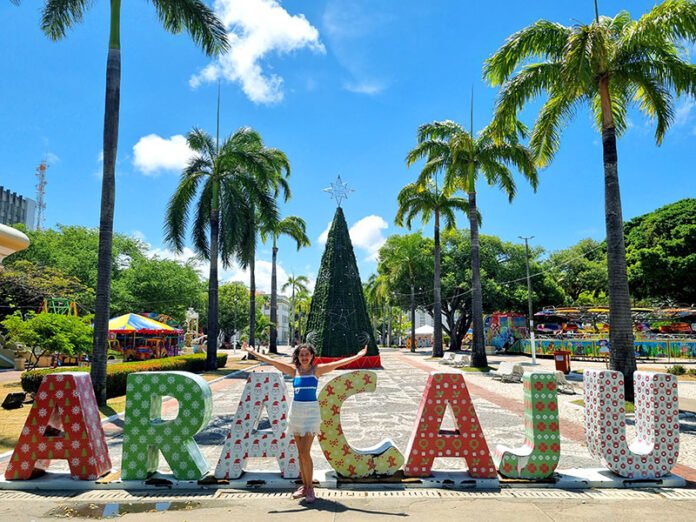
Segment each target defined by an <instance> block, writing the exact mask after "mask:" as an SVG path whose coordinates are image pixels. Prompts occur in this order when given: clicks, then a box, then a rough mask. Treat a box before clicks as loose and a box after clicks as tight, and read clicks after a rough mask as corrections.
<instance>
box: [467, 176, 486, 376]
mask: <svg viewBox="0 0 696 522" xmlns="http://www.w3.org/2000/svg"><path fill="white" fill-rule="evenodd" d="M472 186H473V185H472ZM469 226H470V228H471V313H472V316H473V317H472V325H471V326H472V329H473V338H472V341H471V366H473V367H474V368H485V367H486V366H488V359H487V357H486V344H485V341H484V339H483V295H482V294H483V292H482V290H481V256H480V253H479V233H478V216H477V215H476V192H474V191H471V192H469Z"/></svg>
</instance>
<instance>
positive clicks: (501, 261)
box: [377, 230, 565, 351]
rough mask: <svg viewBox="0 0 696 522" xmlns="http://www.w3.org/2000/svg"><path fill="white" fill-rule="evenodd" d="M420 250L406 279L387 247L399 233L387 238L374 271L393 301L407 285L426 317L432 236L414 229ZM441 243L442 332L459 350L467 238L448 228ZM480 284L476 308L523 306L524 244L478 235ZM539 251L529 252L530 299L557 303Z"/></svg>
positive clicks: (468, 311)
mask: <svg viewBox="0 0 696 522" xmlns="http://www.w3.org/2000/svg"><path fill="white" fill-rule="evenodd" d="M412 235H413V236H416V237H420V241H421V245H422V246H421V250H422V251H424V252H425V254H424V257H425V261H424V262H423V265H421V267H420V268H419V270H418V271H417V272H416V274H415V279H413V280H411V279H409V275H408V271H407V270H405V269H404V268H403V264H402V263H399V262H395V260H396V259H397V258H396V257H395V256H393V252H392V251H393V250H394V247H393V245H395V244H397V243H399V242H400V241H403V237H405V236H390V237H389V238H387V241H386V243H385V245H384V246H383V247H382V249H381V250H380V256H379V263H378V265H377V271H378V273H379V274H380V276H383V277H385V278H386V279H387V280H388V282H389V292H390V295H392V296H393V299H395V301H394V303H395V304H397V305H399V306H403V307H408V300H407V297H408V295H409V292H410V288H411V286H412V285H413V286H414V287H415V288H416V289H419V291H418V292H416V293H415V299H414V301H415V304H416V306H417V307H419V308H421V309H423V310H425V311H426V312H427V313H428V314H429V315H430V316H432V315H433V314H434V306H433V305H434V303H433V300H432V284H433V277H432V275H433V265H432V263H429V262H428V260H429V259H430V256H431V254H430V252H432V240H430V239H427V238H424V237H423V236H422V235H421V234H420V233H418V234H412ZM442 239H443V246H442V314H443V316H444V319H445V320H444V322H443V330H444V331H445V333H446V334H447V335H448V336H449V338H450V348H449V349H450V350H452V351H455V350H459V349H461V346H462V341H463V339H464V336H465V335H466V333H467V331H468V329H469V327H470V326H471V324H472V321H473V312H472V308H471V281H472V278H471V236H470V234H469V233H468V231H466V230H463V231H459V230H452V231H446V232H445V233H443V236H442ZM479 248H480V266H481V285H482V290H483V295H484V297H485V299H484V301H483V303H482V306H483V310H484V311H485V312H486V313H492V312H496V311H517V312H526V310H527V284H526V251H525V248H524V246H522V245H516V244H514V243H508V242H505V241H502V240H501V239H500V238H498V237H495V236H488V235H481V236H480V238H479ZM542 253H543V251H542V250H541V249H533V250H532V251H531V256H530V257H531V259H530V268H531V270H532V272H533V273H535V274H540V275H539V276H537V277H535V280H534V285H533V288H534V291H533V300H534V302H536V303H544V304H546V303H551V304H556V303H559V302H563V301H564V299H565V294H564V292H563V290H562V289H561V288H560V286H559V285H558V284H557V283H556V282H555V280H554V275H553V274H552V273H551V272H545V271H544V269H543V268H542V265H541V263H540V262H539V261H538V257H539V256H540V255H541V254H542Z"/></svg>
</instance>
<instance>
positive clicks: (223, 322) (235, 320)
mask: <svg viewBox="0 0 696 522" xmlns="http://www.w3.org/2000/svg"><path fill="white" fill-rule="evenodd" d="M218 299H219V303H220V320H219V321H220V330H221V331H223V332H225V334H226V335H232V334H234V332H237V331H241V330H243V329H244V327H245V326H246V324H247V323H248V319H249V289H248V288H247V287H246V285H245V284H244V283H241V282H239V281H233V282H231V283H225V284H223V285H220V291H219V294H218Z"/></svg>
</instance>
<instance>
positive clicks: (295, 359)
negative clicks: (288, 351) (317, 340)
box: [292, 344, 317, 368]
mask: <svg viewBox="0 0 696 522" xmlns="http://www.w3.org/2000/svg"><path fill="white" fill-rule="evenodd" d="M302 348H305V349H307V350H309V353H310V354H311V355H312V361H311V362H310V363H309V364H310V365H312V366H313V365H314V359H316V357H317V350H316V349H315V348H314V346H312V345H311V344H298V345H297V346H296V347H295V349H294V350H293V352H292V364H294V365H295V368H299V367H300V350H302Z"/></svg>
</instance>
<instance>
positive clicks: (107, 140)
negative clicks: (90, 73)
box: [41, 0, 229, 406]
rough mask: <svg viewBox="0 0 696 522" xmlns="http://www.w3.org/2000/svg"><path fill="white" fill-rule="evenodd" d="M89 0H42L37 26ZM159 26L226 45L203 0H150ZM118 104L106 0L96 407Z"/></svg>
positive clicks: (115, 44)
mask: <svg viewBox="0 0 696 522" xmlns="http://www.w3.org/2000/svg"><path fill="white" fill-rule="evenodd" d="M92 3H93V2H88V1H87V0H46V2H45V5H44V8H43V12H42V18H41V29H42V30H43V32H44V33H45V34H46V35H47V36H48V37H49V38H51V39H52V40H60V39H62V38H63V37H65V34H66V31H67V30H68V29H70V28H71V27H72V26H73V25H74V24H75V23H79V22H81V21H82V19H83V17H84V13H85V11H86V10H87V9H88V8H89V7H91V5H92ZM152 4H153V5H154V7H155V10H156V11H157V16H158V18H159V20H160V22H161V23H162V26H163V27H164V28H165V29H166V30H167V31H169V32H171V33H175V34H176V33H179V32H181V31H182V30H183V29H186V30H187V31H188V33H189V35H190V36H191V38H192V39H193V40H194V41H195V42H196V43H197V44H198V45H199V46H200V47H201V48H202V49H203V50H204V51H205V53H206V54H207V55H208V56H214V55H216V54H218V53H221V52H223V51H226V50H227V49H228V48H229V43H228V41H227V32H226V30H225V26H224V25H223V24H222V22H220V20H218V19H217V17H216V16H215V14H214V13H213V11H212V10H211V9H210V8H209V7H208V6H207V5H205V3H204V2H203V1H202V0H152ZM120 104H121V0H111V16H110V27H109V51H108V55H107V60H106V102H105V107H104V147H103V152H104V171H103V175H102V197H101V213H100V220H99V250H98V252H99V254H98V255H99V261H98V265H97V266H98V272H97V297H96V305H95V317H94V350H93V356H92V371H91V376H92V384H93V385H94V392H95V394H96V396H97V403H98V404H99V405H100V406H104V405H106V351H107V340H108V333H109V298H110V290H111V251H112V236H113V228H114V208H115V203H114V200H115V196H116V155H117V149H118V127H119V123H118V122H119V114H120Z"/></svg>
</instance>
